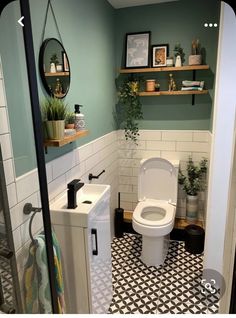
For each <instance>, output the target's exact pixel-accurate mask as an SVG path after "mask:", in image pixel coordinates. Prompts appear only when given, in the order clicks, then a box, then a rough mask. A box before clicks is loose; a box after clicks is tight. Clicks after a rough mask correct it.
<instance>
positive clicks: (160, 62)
mask: <svg viewBox="0 0 236 318" xmlns="http://www.w3.org/2000/svg"><path fill="white" fill-rule="evenodd" d="M168 54H169V45H168V44H158V45H152V67H162V66H166V58H167V56H168Z"/></svg>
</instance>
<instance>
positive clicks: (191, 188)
mask: <svg viewBox="0 0 236 318" xmlns="http://www.w3.org/2000/svg"><path fill="white" fill-rule="evenodd" d="M206 170H207V160H206V159H202V160H201V162H200V164H199V165H195V164H194V162H193V160H192V159H191V158H189V160H188V163H187V176H186V177H185V178H184V179H183V184H184V190H185V192H186V194H187V205H186V217H187V220H188V221H195V220H197V218H198V210H199V206H198V194H199V191H200V190H203V188H204V187H205V180H206Z"/></svg>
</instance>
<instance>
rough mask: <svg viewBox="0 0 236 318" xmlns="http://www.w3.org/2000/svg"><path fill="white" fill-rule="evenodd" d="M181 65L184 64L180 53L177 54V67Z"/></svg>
mask: <svg viewBox="0 0 236 318" xmlns="http://www.w3.org/2000/svg"><path fill="white" fill-rule="evenodd" d="M181 66H182V61H181V56H180V55H178V56H176V59H175V67H181Z"/></svg>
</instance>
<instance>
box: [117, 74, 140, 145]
mask: <svg viewBox="0 0 236 318" xmlns="http://www.w3.org/2000/svg"><path fill="white" fill-rule="evenodd" d="M140 82H141V79H131V80H130V79H126V80H125V81H124V82H122V83H121V85H120V86H119V92H118V103H119V105H120V106H123V109H122V120H123V128H124V130H125V139H126V140H132V141H134V142H135V143H136V144H137V140H138V136H139V125H138V120H140V119H142V118H143V112H142V104H141V102H140V97H139V94H138V92H139V86H140Z"/></svg>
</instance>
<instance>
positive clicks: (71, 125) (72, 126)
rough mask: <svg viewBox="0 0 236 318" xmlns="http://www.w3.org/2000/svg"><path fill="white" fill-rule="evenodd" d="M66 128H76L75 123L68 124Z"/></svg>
mask: <svg viewBox="0 0 236 318" xmlns="http://www.w3.org/2000/svg"><path fill="white" fill-rule="evenodd" d="M66 129H75V124H66Z"/></svg>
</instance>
